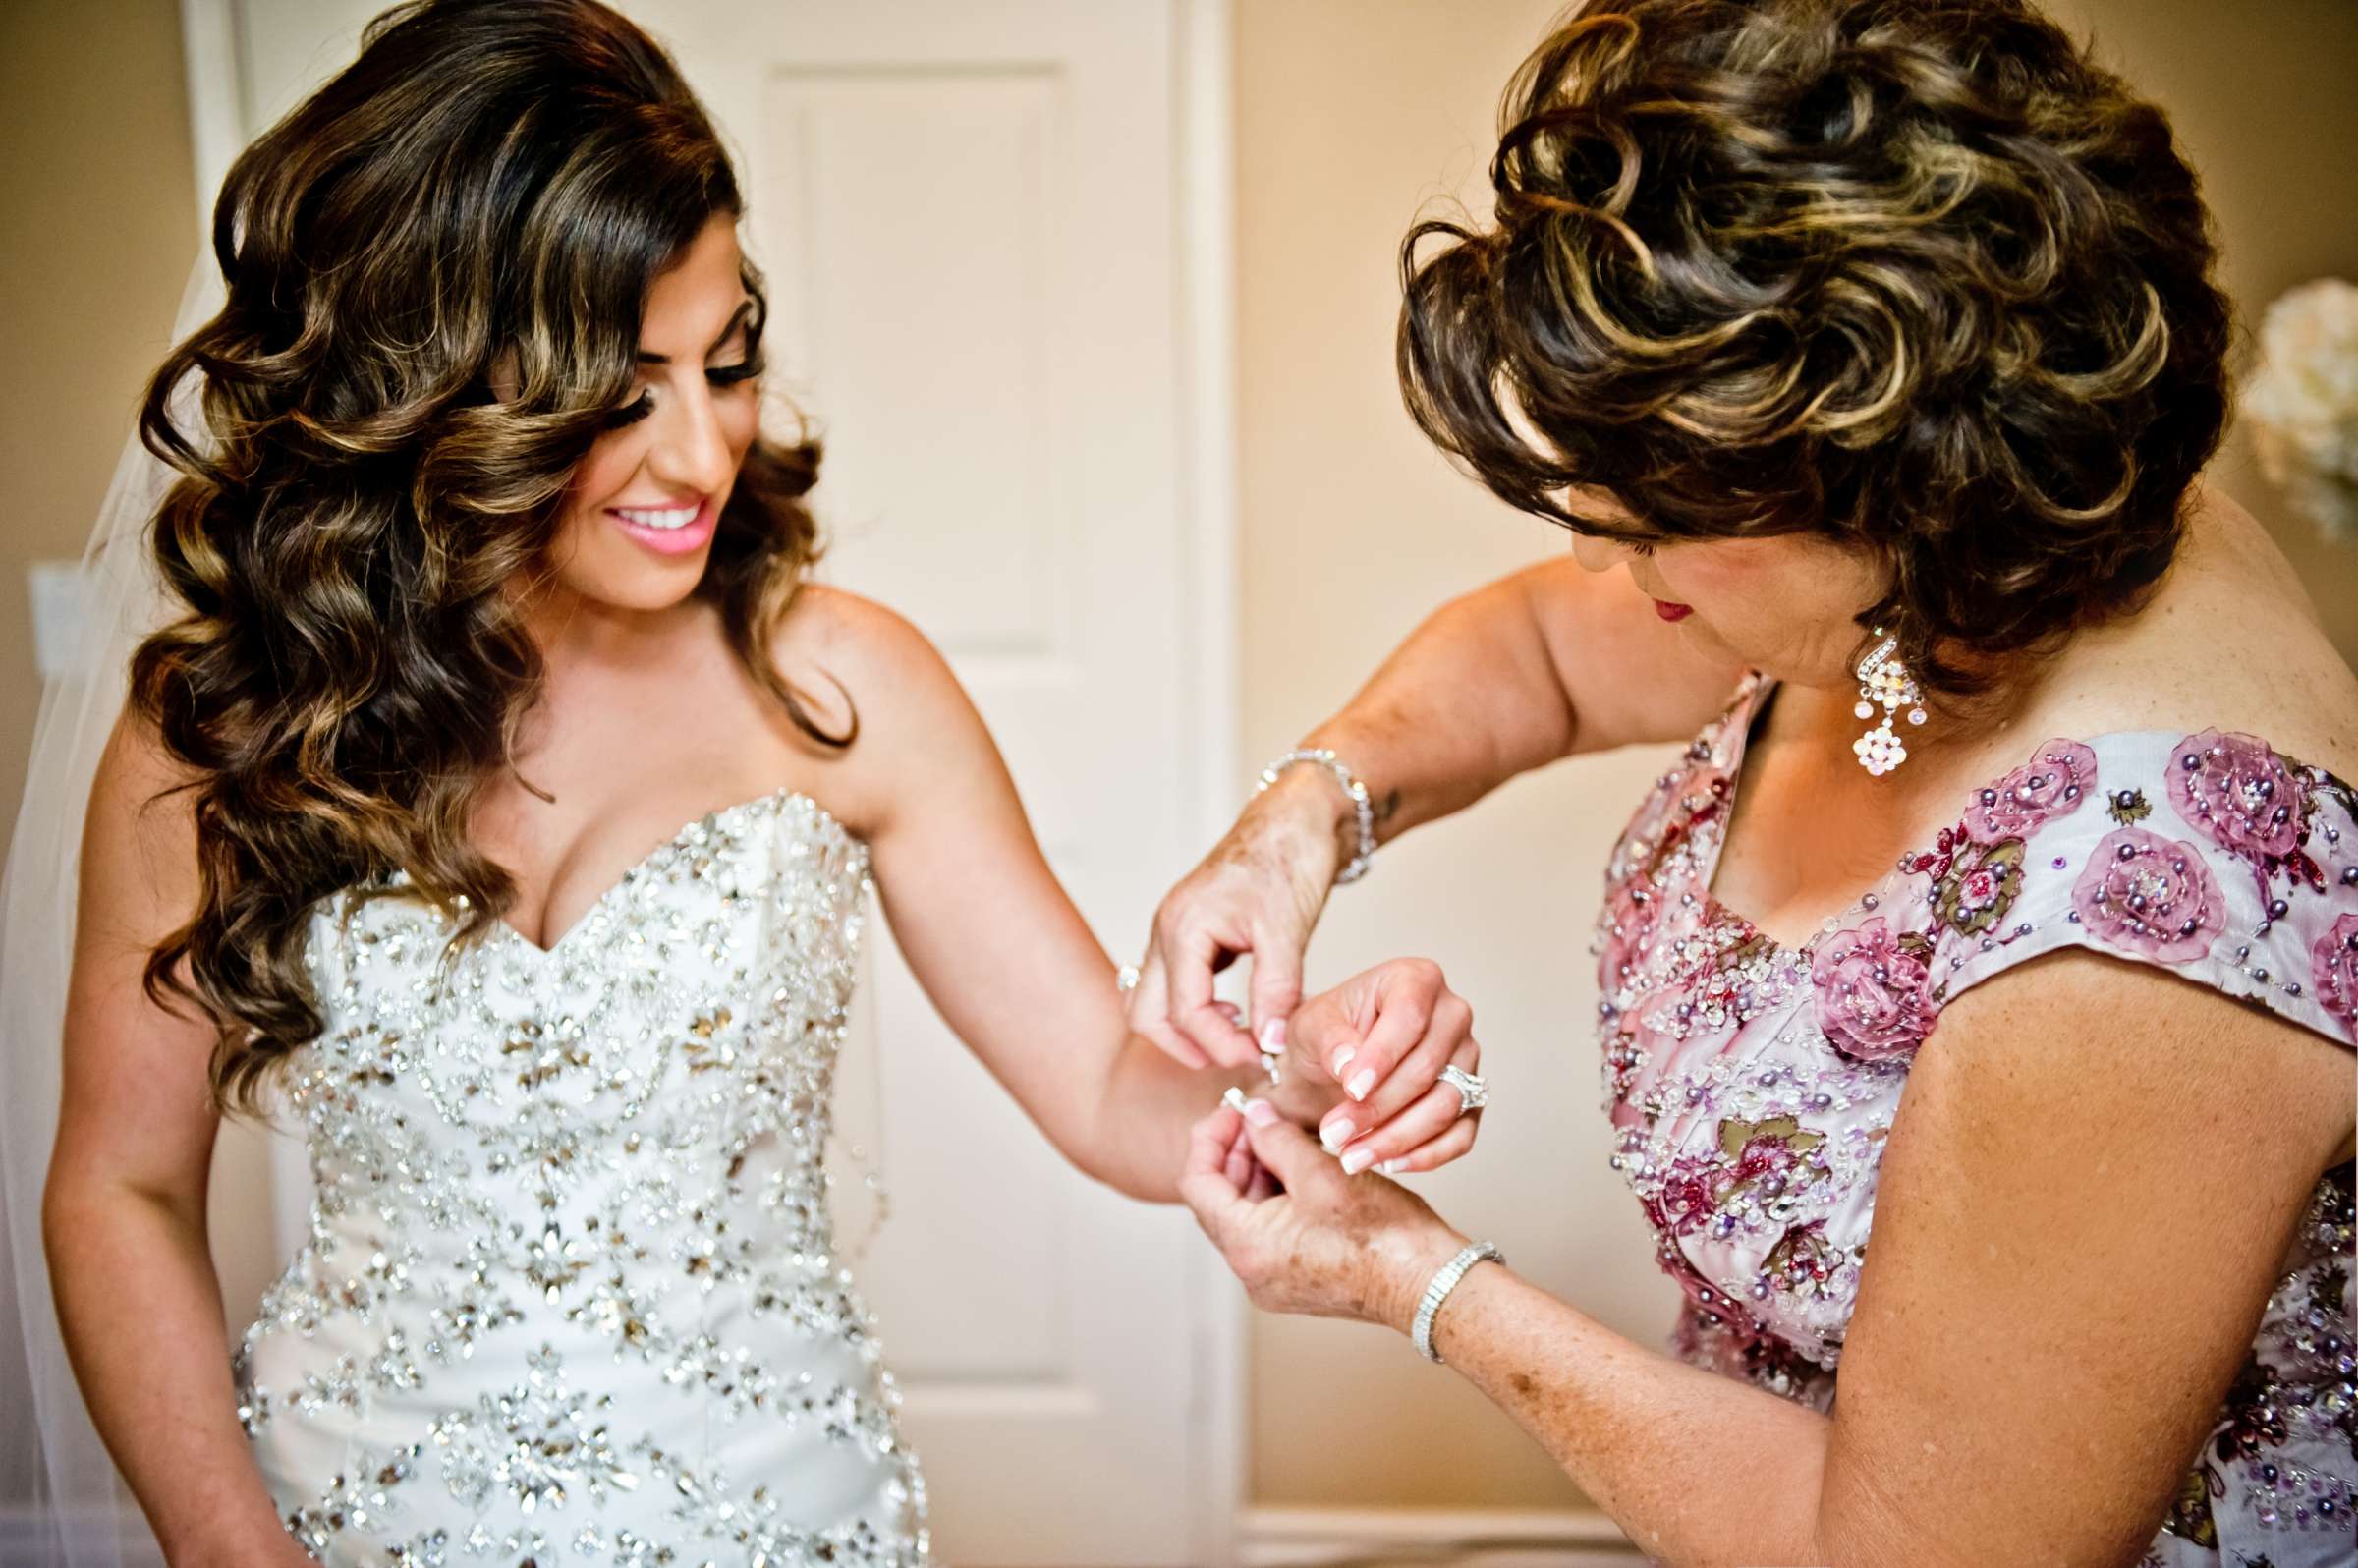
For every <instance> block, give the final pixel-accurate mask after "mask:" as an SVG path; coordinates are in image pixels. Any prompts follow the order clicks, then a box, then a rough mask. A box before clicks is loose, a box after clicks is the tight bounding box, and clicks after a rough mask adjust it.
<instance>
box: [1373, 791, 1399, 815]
mask: <svg viewBox="0 0 2358 1568" xmlns="http://www.w3.org/2000/svg"><path fill="white" fill-rule="evenodd" d="M1399 812H1400V792H1399V791H1398V790H1387V791H1386V792H1385V793H1384V797H1383V799H1382V800H1380V801H1378V802H1376V803H1375V820H1377V821H1378V822H1388V821H1390V820H1391V819H1392V818H1393V817H1394V816H1396V815H1398V814H1399Z"/></svg>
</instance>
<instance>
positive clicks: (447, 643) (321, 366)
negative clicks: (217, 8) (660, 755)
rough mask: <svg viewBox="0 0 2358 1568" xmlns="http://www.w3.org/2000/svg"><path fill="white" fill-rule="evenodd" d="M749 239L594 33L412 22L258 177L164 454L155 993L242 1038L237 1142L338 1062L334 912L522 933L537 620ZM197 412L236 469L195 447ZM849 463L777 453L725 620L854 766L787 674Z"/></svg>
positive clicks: (671, 81) (762, 675)
mask: <svg viewBox="0 0 2358 1568" xmlns="http://www.w3.org/2000/svg"><path fill="white" fill-rule="evenodd" d="M740 210H741V202H740V198H739V195H738V190H737V184H736V177H735V175H734V173H733V171H732V169H731V167H730V163H729V159H728V156H727V154H726V152H725V151H724V150H723V148H722V146H721V144H720V141H719V140H718V138H717V137H716V136H715V135H714V132H713V129H712V127H711V125H710V123H709V122H708V121H707V119H706V117H705V115H704V113H703V111H702V108H701V107H699V105H698V103H697V101H696V99H695V97H694V96H693V95H692V94H691V93H690V91H689V89H688V86H687V84H685V83H684V82H683V81H682V80H681V79H680V76H679V73H678V71H677V69H676V68H675V67H674V66H673V64H672V63H671V61H670V60H669V59H668V58H666V57H665V55H664V54H663V52H662V51H661V50H660V49H659V48H658V47H656V46H655V44H654V43H652V42H651V41H650V40H649V39H648V38H647V37H646V35H645V34H644V33H642V32H641V31H640V30H639V29H638V28H635V27H633V26H632V25H631V24H630V23H629V22H627V21H625V20H623V19H622V18H621V17H620V16H618V15H616V14H615V13H613V12H612V11H609V10H607V9H605V8H604V7H602V6H599V5H597V4H594V3H592V0H412V3H409V4H405V5H401V6H398V7H396V8H395V9H393V10H391V11H389V12H387V13H385V14H384V15H383V16H381V17H379V18H378V19H377V20H376V21H375V22H374V23H372V24H371V25H370V26H369V28H368V29H367V31H366V32H365V35H364V42H363V48H362V52H361V55H360V58H359V59H358V60H357V61H356V62H355V63H354V64H353V65H352V66H351V67H349V68H348V69H347V70H345V71H344V72H343V73H342V74H341V75H340V76H338V77H337V78H336V79H335V80H334V81H332V82H330V83H329V84H327V85H326V86H324V87H322V88H321V89H320V90H319V91H318V93H317V94H316V95H314V96H313V97H311V98H310V99H309V101H307V102H306V103H304V104H303V105H302V106H300V107H299V108H297V109H296V110H294V111H293V112H292V113H291V114H289V115H288V116H287V117H286V118H285V119H284V120H282V121H281V122H280V123H279V124H278V125H277V126H276V127H274V128H273V129H272V130H271V131H270V132H269V134H268V135H266V136H264V137H263V138H262V139H261V140H258V141H256V142H255V143H254V144H253V146H252V147H251V148H249V149H248V150H247V151H246V153H245V155H244V156H242V157H241V158H240V159H239V160H238V162H237V164H236V166H235V167H234V168H233V169H232V170H231V171H230V175H229V179H228V182H227V184H226V185H225V186H224V188H223V190H222V193H221V198H220V202H219V204H218V206H217V207H216V208H215V211H214V218H213V249H214V252H215V255H216V257H217V259H218V260H219V262H220V266H221V270H222V273H223V275H224V277H225V278H226V280H227V283H228V300H227V304H226V305H225V307H224V308H223V309H222V311H221V313H220V314H219V315H218V316H217V317H216V318H214V319H213V320H212V321H211V322H209V323H208V324H207V325H205V326H204V327H203V328H201V329H200V330H198V331H197V333H195V334H194V335H193V336H192V337H190V338H189V340H188V341H187V342H185V343H182V344H180V345H179V346H178V347H176V348H175V349H174V350H173V352H172V354H171V356H170V357H169V358H168V359H167V360H166V361H165V362H164V364H163V365H162V367H161V368H160V369H159V370H158V371H157V372H156V374H155V376H154V378H153V380H152V382H151V383H150V385H149V388H148V393H147V398H146V403H145V406H144V409H143V411H142V414H141V419H140V429H141V434H142V436H143V438H144V439H145V441H146V442H147V444H148V446H149V447H150V448H151V449H152V450H153V451H155V452H156V453H157V455H158V456H160V457H162V458H163V459H164V460H165V461H167V462H169V463H171V464H173V465H174V466H175V467H176V468H178V469H179V470H180V471H181V472H182V474H183V475H184V476H185V477H184V478H182V479H181V480H180V481H179V483H178V484H177V485H176V486H175V487H174V488H173V490H172V491H171V493H170V494H169V496H168V497H167V498H166V500H165V502H164V504H163V506H162V507H161V509H160V511H159V513H158V516H157V518H156V522H155V526H154V534H153V547H154V552H155V557H156V560H157V561H158V563H159V564H160V566H161V570H162V576H163V580H164V582H165V584H166V586H167V588H169V590H170V591H171V593H172V594H173V595H174V596H175V597H176V598H177V600H178V603H179V605H180V608H181V612H182V613H181V614H180V616H179V618H178V619H177V620H175V621H174V622H173V623H172V624H171V625H169V626H167V627H165V628H164V629H163V630H162V631H159V632H157V633H156V634H154V635H153V636H152V637H150V638H148V639H147V640H146V642H145V643H144V644H141V646H140V649H139V651H138V653H137V655H136V656H135V658H134V660H133V665H132V684H131V695H132V703H133V708H134V711H135V712H136V713H137V714H138V715H139V716H140V718H141V719H143V720H145V721H147V722H148V723H150V724H151V725H152V726H153V728H154V729H155V731H156V733H157V734H158V735H159V736H160V737H161V739H162V742H163V744H164V745H165V747H166V748H167V750H168V751H169V752H170V754H171V755H172V756H174V757H176V758H177V759H178V760H179V761H180V762H181V763H183V764H184V765H185V766H187V767H188V768H189V769H190V770H191V771H192V772H193V773H194V774H195V775H196V779H195V782H194V783H193V784H192V785H191V786H190V788H191V789H192V790H193V791H194V813H195V820H196V828H197V857H198V871H199V894H198V901H197V909H196V912H195V914H194V916H193V917H192V918H191V919H190V921H189V923H188V924H186V925H184V926H183V927H181V928H180V929H179V930H178V931H175V932H174V933H172V935H171V936H170V937H169V938H168V939H167V940H165V941H164V942H163V943H162V944H161V945H160V946H158V947H157V948H156V950H155V951H154V953H153V954H152V955H151V956H150V959H149V962H148V965H147V987H148V990H149V993H150V994H151V995H154V996H155V997H156V998H157V999H158V1000H159V1001H164V1002H167V1003H168V1002H169V1001H170V1000H171V999H173V998H178V999H181V1000H185V1001H190V1002H194V1003H195V1004H196V1005H197V1006H198V1007H199V1008H201V1010H202V1011H203V1012H204V1013H205V1014H207V1015H208V1016H209V1017H211V1018H212V1019H213V1020H214V1021H215V1022H216V1023H217V1024H218V1025H219V1027H220V1031H221V1036H220V1044H219V1046H218V1048H217V1050H216V1052H215V1054H214V1058H213V1062H212V1071H211V1079H212V1085H213V1090H214V1093H215V1095H216V1097H217V1098H218V1099H219V1100H220V1102H221V1103H222V1104H224V1105H225V1106H230V1105H239V1104H251V1103H252V1100H253V1092H254V1091H255V1090H256V1089H257V1088H258V1086H259V1084H260V1082H261V1081H262V1080H263V1079H264V1077H265V1076H266V1075H267V1073H268V1070H269V1069H270V1067H271V1065H272V1064H273V1063H274V1062H276V1061H277V1060H279V1059H280V1058H282V1057H283V1056H284V1055H285V1054H286V1053H287V1052H288V1051H289V1050H291V1049H293V1048H295V1047H296V1046H298V1045H300V1044H301V1043H302V1042H304V1041H306V1040H309V1039H310V1038H311V1037H313V1036H315V1035H316V1034H317V1033H318V1031H319V1029H320V1027H321V1023H320V1017H319V1013H318V1010H317V1006H316V1002H315V998H314V997H313V996H312V995H311V992H310V987H309V980H308V978H307V974H306V969H305V962H304V943H305V935H306V926H307V924H308V922H309V917H310V913H311V910H312V908H313V906H314V905H315V904H316V903H317V901H318V900H319V899H321V898H322V897H324V896H326V895H328V894H331V893H334V892H336V891H338V890H340V889H343V888H347V887H352V886H355V885H363V886H365V885H369V884H373V883H375V882H377V881H378V880H379V879H381V878H383V877H384V876H386V875H387V874H388V873H390V872H392V871H394V870H397V869H398V870H401V871H404V872H406V873H408V875H409V877H410V878H411V880H412V882H413V884H414V886H415V887H416V889H417V891H418V892H419V893H420V894H421V896H423V897H425V898H427V899H429V900H432V901H433V902H435V903H436V904H438V905H440V906H442V907H445V908H450V909H454V910H465V911H466V912H467V913H466V916H465V918H464V919H463V920H462V921H461V922H460V924H459V934H460V936H461V937H463V938H465V937H473V936H476V935H479V934H480V932H481V931H482V929H483V928H484V927H485V926H486V925H487V924H488V923H489V922H491V921H492V920H493V919H495V918H496V917H497V915H498V914H499V913H500V912H501V911H502V910H504V909H505V908H506V907H507V906H508V904H509V902H510V901H511V899H512V898H513V896H514V892H515V886H514V882H513V880H512V878H511V877H510V876H509V874H508V873H507V871H506V870H505V869H503V868H501V867H500V866H498V865H497V864H496V863H494V862H493V861H491V860H490V859H488V858H486V857H485V856H483V855H481V854H480V853H478V852H477V851H476V850H474V849H473V848H471V847H470V846H469V842H468V836H467V835H468V829H469V826H470V822H471V815H472V812H471V808H472V806H473V804H474V802H475V801H476V799H477V795H478V792H479V791H480V789H481V787H482V786H483V784H484V783H485V782H486V781H487V780H489V779H490V778H492V777H494V776H495V775H497V774H498V773H499V772H500V771H501V770H502V769H503V768H505V767H506V766H507V765H508V762H509V759H510V755H511V748H512V743H513V740H514V736H515V731H516V726H517V723H518V720H519V719H520V718H521V717H522V715H523V714H524V713H525V711H526V710H527V709H528V708H529V706H530V704H531V702H532V701H533V699H534V697H535V695H536V693H537V691H538V686H539V677H540V663H539V658H538V653H537V650H536V647H535V644H533V641H532V639H531V637H530V636H529V635H528V634H527V632H526V630H525V628H524V626H523V625H522V623H521V621H520V618H519V607H518V605H517V603H516V602H515V600H514V597H513V595H512V586H513V585H514V584H515V583H516V582H518V581H520V580H524V579H529V578H530V577H531V576H532V575H533V573H534V572H536V571H537V570H539V569H540V568H541V567H542V566H543V565H544V561H545V550H546V547H547V545H548V543H549V541H550V539H551V538H552V537H553V535H554V533H555V532H556V529H557V526H558V523H559V521H560V518H561V513H562V503H563V501H564V497H565V492H566V487H567V483H568V480H569V478H570V476H571V475H572V473H573V471H574V469H575V468H576V466H577V465H578V464H579V463H580V462H581V461H582V459H583V458H584V457H585V456H586V455H587V454H588V452H589V448H590V444H591V443H592V442H593V441H594V440H595V439H596V437H597V436H598V435H599V434H600V433H601V432H602V431H604V430H605V429H607V428H609V427H611V426H612V425H613V424H614V423H615V422H616V420H617V416H618V415H619V414H620V412H621V409H622V401H623V399H624V397H625V396H626V395H627V393H628V390H629V388H630V385H631V382H632V379H633V376H634V374H635V359H636V355H637V348H638V344H637V339H638V331H639V322H640V315H641V309H642V305H643V301H644V298H645V296H646V290H647V287H648V285H649V284H650V282H651V281H652V280H653V279H654V278H655V276H656V275H657V274H658V273H660V272H661V271H662V270H663V269H664V268H665V267H666V266H667V265H669V264H670V263H671V261H672V260H673V259H674V258H675V257H676V256H677V255H678V254H679V252H681V251H682V250H684V249H685V248H686V247H687V246H688V244H689V243H690V242H691V241H692V240H693V239H694V238H695V237H696V235H697V234H698V233H699V232H700V231H701V230H702V227H703V226H704V224H705V223H706V222H707V221H708V220H709V219H710V218H712V217H713V216H714V215H716V214H729V215H732V216H733V215H736V214H738V213H739V212H740ZM745 281H746V286H747V288H748V289H749V291H751V292H752V293H753V294H754V296H755V298H756V300H757V302H758V301H759V299H760V288H759V279H758V276H756V275H754V274H753V273H752V271H751V269H750V268H749V270H748V275H747V277H746V280H745ZM758 309H759V306H758V304H757V311H758ZM757 331H758V325H757ZM495 362H497V363H498V364H499V365H500V367H501V370H502V372H503V374H508V375H512V376H513V378H514V381H515V384H516V388H517V390H516V391H515V392H514V395H513V396H511V397H509V398H507V399H506V400H505V401H501V400H497V399H495V398H494V396H493V395H492V391H491V382H492V370H493V366H494V364H495ZM189 376H195V377H197V390H198V391H199V393H200V401H199V407H200V408H201V411H202V424H203V426H204V428H203V430H202V431H201V432H195V431H186V430H183V429H181V428H179V427H177V426H176V425H175V423H174V420H173V417H172V414H171V394H172V393H173V391H174V389H175V388H176V387H179V386H180V385H181V384H182V382H183V379H184V377H189ZM817 462H818V451H817V448H816V447H815V446H814V445H813V444H810V443H808V442H804V443H802V444H798V445H794V446H786V447H781V446H776V445H771V444H768V443H765V442H764V443H758V444H757V445H756V447H755V448H754V450H753V451H752V452H751V453H750V454H749V456H748V457H747V459H746V461H745V464H744V467H743V469H742V471H741V473H740V475H739V476H738V479H737V483H736V487H735V489H734V491H733V492H732V494H731V496H730V499H729V502H728V505H727V507H726V508H725V509H724V510H723V512H722V513H721V516H720V518H719V521H718V529H717V532H716V537H715V539H714V543H713V546H712V553H711V558H710V564H709V566H708V568H707V570H706V572H705V574H704V577H703V580H702V583H701V584H700V585H699V588H698V592H699V593H700V594H701V595H702V597H704V598H706V599H708V600H709V601H711V602H712V603H713V604H715V605H716V606H717V607H718V609H719V611H720V614H721V618H722V621H723V624H724V625H725V627H726V628H727V633H728V636H729V638H730V641H731V643H732V644H733V645H734V647H735V650H736V652H737V654H738V656H739V658H741V659H742V660H743V662H744V664H745V666H746V668H747V669H748V670H749V671H750V672H751V673H752V674H753V676H754V677H755V679H756V680H758V682H759V683H760V684H761V685H762V687H763V688H764V689H765V690H767V691H768V692H769V693H770V694H771V695H772V696H773V697H774V698H775V699H776V700H778V701H779V702H780V703H781V704H783V706H784V707H785V709H786V711H787V712H788V713H789V714H790V715H792V717H793V718H794V720H795V722H796V723H798V724H799V725H800V726H801V727H802V728H803V729H804V730H805V731H806V732H807V733H809V734H810V735H812V736H813V737H814V739H816V740H819V741H821V742H822V743H825V744H829V745H843V744H848V743H849V741H850V739H851V737H850V735H849V734H845V735H842V736H830V735H828V734H826V733H825V732H824V731H823V730H821V728H820V727H819V726H818V725H817V724H816V723H815V722H814V721H813V719H812V718H811V716H810V714H809V712H808V711H807V709H806V706H805V704H804V703H803V702H802V701H801V700H799V699H798V696H797V694H796V693H795V691H794V690H793V689H792V688H791V687H790V686H789V685H788V684H787V683H786V682H785V680H784V679H783V678H782V677H781V676H780V675H779V674H778V673H777V672H776V669H775V667H774V665H773V664H772V661H771V659H770V658H769V656H768V653H767V642H768V631H769V629H770V628H771V627H772V626H773V625H774V623H775V621H776V620H777V618H778V617H779V616H780V615H781V614H783V613H784V611H785V609H786V606H787V604H788V602H789V600H790V599H791V598H792V596H793V594H794V592H795V590H796V588H797V586H798V585H799V583H800V582H801V580H802V577H803V574H804V570H805V568H806V567H807V566H808V565H809V564H810V563H811V561H812V560H813V559H814V556H815V553H816V537H815V530H814V526H813V523H812V520H811V517H810V515H809V513H808V512H807V511H806V510H805V509H804V507H803V504H802V502H801V500H800V497H801V496H802V495H803V494H804V493H805V492H806V491H807V490H808V489H809V488H810V487H811V484H812V481H813V479H814V476H815V474H816V471H817ZM184 971H185V973H184Z"/></svg>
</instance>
